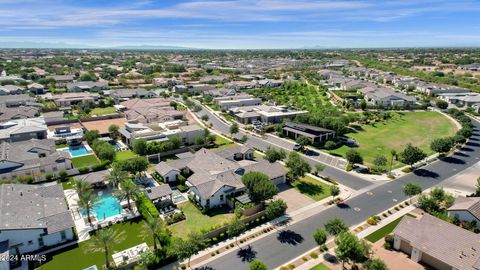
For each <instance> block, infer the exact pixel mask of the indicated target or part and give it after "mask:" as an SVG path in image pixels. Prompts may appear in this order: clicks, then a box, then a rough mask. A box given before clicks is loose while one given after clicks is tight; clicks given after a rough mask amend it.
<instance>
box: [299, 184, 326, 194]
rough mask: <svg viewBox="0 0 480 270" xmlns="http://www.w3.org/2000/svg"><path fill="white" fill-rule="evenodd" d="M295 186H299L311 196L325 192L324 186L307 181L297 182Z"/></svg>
mask: <svg viewBox="0 0 480 270" xmlns="http://www.w3.org/2000/svg"><path fill="white" fill-rule="evenodd" d="M295 187H297V188H298V190H299V191H300V193H303V194H307V195H310V196H315V195H317V194H322V193H323V192H324V188H323V187H322V186H320V185H315V184H313V183H309V182H305V181H297V182H295Z"/></svg>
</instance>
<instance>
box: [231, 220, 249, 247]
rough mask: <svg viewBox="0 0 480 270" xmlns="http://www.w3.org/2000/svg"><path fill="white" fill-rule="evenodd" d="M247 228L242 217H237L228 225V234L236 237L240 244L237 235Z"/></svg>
mask: <svg viewBox="0 0 480 270" xmlns="http://www.w3.org/2000/svg"><path fill="white" fill-rule="evenodd" d="M246 229H247V227H246V226H245V223H243V221H241V220H240V218H238V217H235V218H234V219H233V220H232V221H231V222H230V224H229V225H228V227H227V235H228V236H229V237H235V243H236V244H237V246H238V242H237V237H238V236H239V235H240V234H242V233H243V232H244V231H245V230H246Z"/></svg>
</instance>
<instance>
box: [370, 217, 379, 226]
mask: <svg viewBox="0 0 480 270" xmlns="http://www.w3.org/2000/svg"><path fill="white" fill-rule="evenodd" d="M379 220H380V218H379V217H378V216H371V217H369V218H368V219H367V223H368V224H369V225H377V224H378V221H379Z"/></svg>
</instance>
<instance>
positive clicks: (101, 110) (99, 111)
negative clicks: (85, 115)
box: [90, 107, 117, 116]
mask: <svg viewBox="0 0 480 270" xmlns="http://www.w3.org/2000/svg"><path fill="white" fill-rule="evenodd" d="M116 112H117V109H115V107H105V108H100V107H98V108H94V109H92V111H91V112H90V115H98V116H100V115H107V114H114V113H116Z"/></svg>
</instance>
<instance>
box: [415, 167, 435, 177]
mask: <svg viewBox="0 0 480 270" xmlns="http://www.w3.org/2000/svg"><path fill="white" fill-rule="evenodd" d="M413 173H414V174H415V175H416V176H420V177H430V178H437V177H439V176H440V175H439V174H438V173H436V172H432V171H429V170H426V169H417V170H414V171H413Z"/></svg>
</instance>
